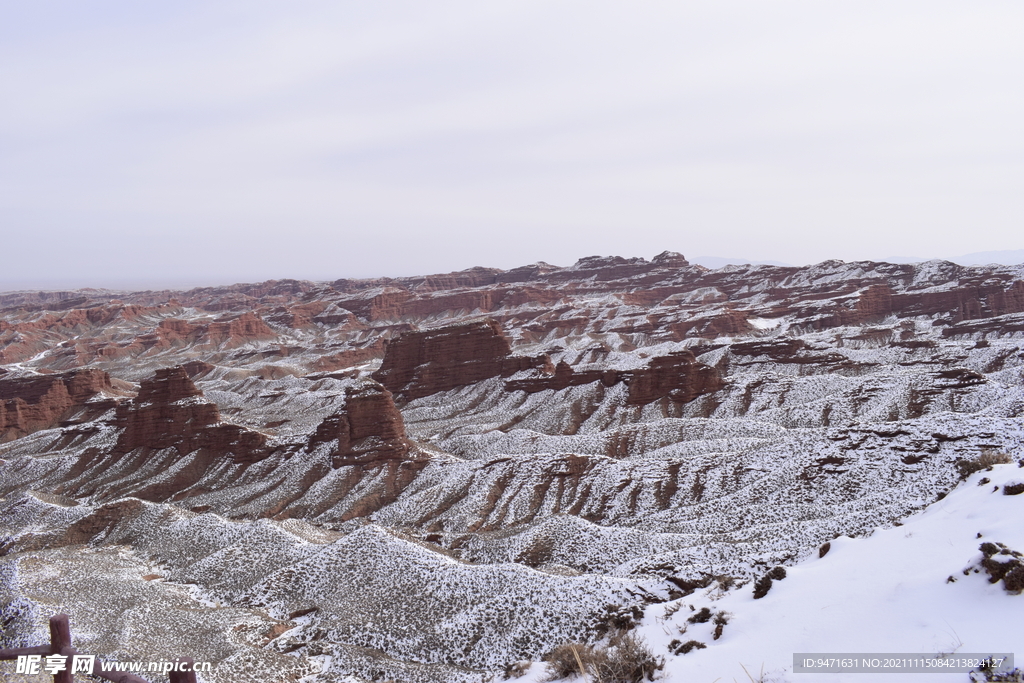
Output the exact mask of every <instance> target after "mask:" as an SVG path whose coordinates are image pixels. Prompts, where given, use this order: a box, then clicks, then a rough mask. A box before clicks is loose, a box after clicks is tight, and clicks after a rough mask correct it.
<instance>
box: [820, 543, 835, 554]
mask: <svg viewBox="0 0 1024 683" xmlns="http://www.w3.org/2000/svg"><path fill="white" fill-rule="evenodd" d="M829 550H832V543H830V542H827V541H826V542H825V543H822V544H821V547H820V548H818V557H825V556H826V555H828V551H829Z"/></svg>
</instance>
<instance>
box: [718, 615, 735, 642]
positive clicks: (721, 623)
mask: <svg viewBox="0 0 1024 683" xmlns="http://www.w3.org/2000/svg"><path fill="white" fill-rule="evenodd" d="M731 616H732V615H731V614H729V613H728V612H719V613H718V614H716V615H715V635H714V638H715V640H718V639H719V638H721V637H722V631H724V630H725V625H726V624H728V623H729V617H731Z"/></svg>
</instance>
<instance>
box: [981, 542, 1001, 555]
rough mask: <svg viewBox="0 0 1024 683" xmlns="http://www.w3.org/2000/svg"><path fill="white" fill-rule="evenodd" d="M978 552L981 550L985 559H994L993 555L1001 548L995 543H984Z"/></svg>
mask: <svg viewBox="0 0 1024 683" xmlns="http://www.w3.org/2000/svg"><path fill="white" fill-rule="evenodd" d="M978 550H980V551H981V554H982V555H984V556H985V557H992V556H993V555H995V554H996V553H998V552H999V546H997V545H996V544H995V543H991V542H989V541H986V542H984V543H982V544H981V545H980V546H978Z"/></svg>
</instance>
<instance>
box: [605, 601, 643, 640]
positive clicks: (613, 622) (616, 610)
mask: <svg viewBox="0 0 1024 683" xmlns="http://www.w3.org/2000/svg"><path fill="white" fill-rule="evenodd" d="M643 618H644V611H643V610H642V609H640V607H638V606H637V605H633V606H631V607H623V606H622V605H605V607H604V614H603V615H602V616H601V617H599V618H598V622H597V624H595V625H594V632H595V633H596V634H597V635H598V637H601V636H604V635H606V634H607V633H608V632H609V631H628V630H630V629H632V628H636V626H637V624H639V623H640V621H641V620H643Z"/></svg>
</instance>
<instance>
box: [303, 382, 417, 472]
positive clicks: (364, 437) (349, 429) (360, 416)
mask: <svg viewBox="0 0 1024 683" xmlns="http://www.w3.org/2000/svg"><path fill="white" fill-rule="evenodd" d="M332 441H333V442H337V445H336V446H335V449H334V457H333V465H334V467H335V468H338V467H343V466H345V465H374V464H376V465H379V464H382V463H383V462H384V461H388V460H404V459H405V458H406V456H407V455H408V454H409V450H410V444H409V440H408V439H407V438H406V436H405V424H404V423H403V422H402V414H401V413H400V412H398V408H396V407H395V402H394V399H393V397H392V395H391V392H390V391H388V390H387V389H385V388H384V387H383V386H381V385H380V384H377V383H376V382H372V383H366V384H363V385H360V386H358V387H350V388H348V389H347V390H346V391H345V408H344V409H343V410H342V411H340V412H338V413H336V414H335V415H332V416H330V417H328V418H327V419H326V420H324V421H323V422H322V423H320V426H319V427H317V430H316V432H315V433H314V434H313V436H312V437H311V438H310V441H309V445H310V446H311V447H313V446H316V445H318V444H321V443H328V442H332Z"/></svg>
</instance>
